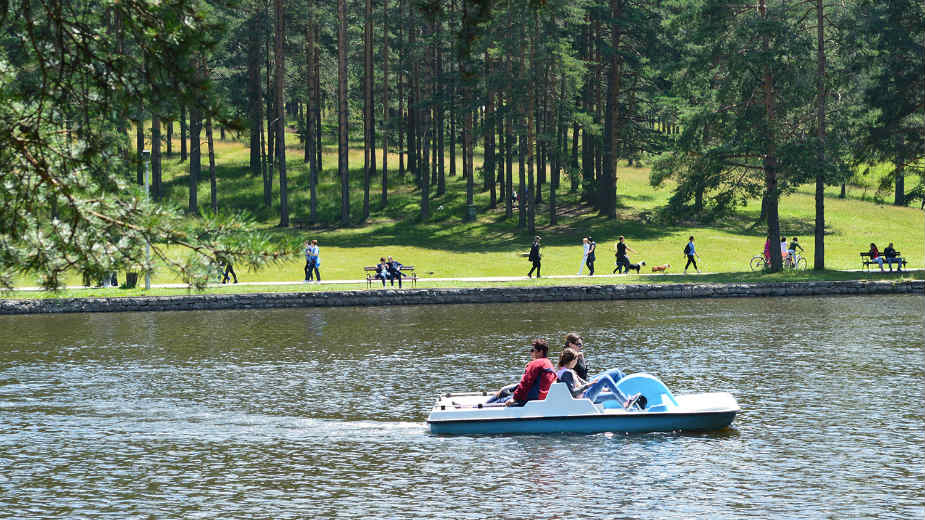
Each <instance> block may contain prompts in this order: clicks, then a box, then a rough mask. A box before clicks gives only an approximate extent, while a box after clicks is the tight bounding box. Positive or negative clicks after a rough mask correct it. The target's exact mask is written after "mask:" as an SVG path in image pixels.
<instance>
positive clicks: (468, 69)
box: [459, 1, 475, 220]
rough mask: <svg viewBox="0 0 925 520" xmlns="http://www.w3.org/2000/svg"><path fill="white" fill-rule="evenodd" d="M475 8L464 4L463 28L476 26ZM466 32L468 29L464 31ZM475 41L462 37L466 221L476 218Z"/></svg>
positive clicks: (461, 62) (470, 36)
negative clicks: (473, 151)
mask: <svg viewBox="0 0 925 520" xmlns="http://www.w3.org/2000/svg"><path fill="white" fill-rule="evenodd" d="M472 8H473V6H471V5H470V2H466V1H464V2H463V12H462V16H463V22H462V25H463V27H464V28H465V27H470V26H472V25H474V20H473V14H474V13H473V12H472ZM464 30H466V29H464ZM474 40H475V34H474V33H473V32H472V31H467V32H466V34H464V35H463V36H462V42H461V49H460V57H459V58H460V66H461V67H462V89H463V92H462V94H463V135H462V138H463V175H465V176H466V220H471V219H473V218H475V193H474V192H475V182H474V177H475V176H474V175H473V174H472V173H473V172H472V170H471V167H472V164H471V162H470V159H469V158H470V155H471V153H472V105H473V103H472V95H473V82H474V76H475V71H473V70H472V55H471V53H472V52H473V49H472V42H473V41H474Z"/></svg>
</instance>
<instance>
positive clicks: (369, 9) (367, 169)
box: [362, 0, 376, 220]
mask: <svg viewBox="0 0 925 520" xmlns="http://www.w3.org/2000/svg"><path fill="white" fill-rule="evenodd" d="M373 125H374V123H373V2H372V0H366V20H365V24H364V25H363V217H362V220H366V219H368V218H369V185H370V181H371V177H372V175H373V174H374V173H375V171H374V170H375V166H374V164H375V162H376V159H375V157H376V147H375V145H374V144H373V133H374V129H373Z"/></svg>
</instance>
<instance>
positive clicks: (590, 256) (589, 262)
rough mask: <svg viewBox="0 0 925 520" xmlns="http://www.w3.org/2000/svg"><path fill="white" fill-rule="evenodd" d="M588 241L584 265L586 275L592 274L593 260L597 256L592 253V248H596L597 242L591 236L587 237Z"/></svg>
mask: <svg viewBox="0 0 925 520" xmlns="http://www.w3.org/2000/svg"><path fill="white" fill-rule="evenodd" d="M588 242H589V244H588V253H587V255H586V256H585V265H587V266H588V276H594V260H596V258H597V257H596V256H595V254H594V250H595V249H597V242H595V241H594V239H593V238H591V237H588Z"/></svg>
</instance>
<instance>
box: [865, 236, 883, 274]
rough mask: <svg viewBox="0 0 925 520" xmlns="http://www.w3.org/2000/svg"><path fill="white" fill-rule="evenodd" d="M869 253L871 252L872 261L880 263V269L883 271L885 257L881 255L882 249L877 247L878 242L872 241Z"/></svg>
mask: <svg viewBox="0 0 925 520" xmlns="http://www.w3.org/2000/svg"><path fill="white" fill-rule="evenodd" d="M868 253H869V254H870V262H871V263H875V264H878V265H879V266H880V270H881V271H883V257H882V256H880V250H879V249H877V244H874V243H873V242H871V243H870V251H869V252H868Z"/></svg>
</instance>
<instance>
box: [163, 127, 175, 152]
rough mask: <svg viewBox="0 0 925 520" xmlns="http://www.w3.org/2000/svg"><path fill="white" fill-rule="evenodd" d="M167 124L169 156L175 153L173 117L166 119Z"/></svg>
mask: <svg viewBox="0 0 925 520" xmlns="http://www.w3.org/2000/svg"><path fill="white" fill-rule="evenodd" d="M164 123H165V125H166V126H167V141H166V144H167V157H170V156H171V155H173V119H167V120H165V121H164Z"/></svg>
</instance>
